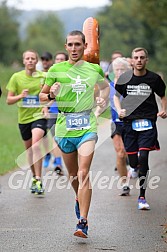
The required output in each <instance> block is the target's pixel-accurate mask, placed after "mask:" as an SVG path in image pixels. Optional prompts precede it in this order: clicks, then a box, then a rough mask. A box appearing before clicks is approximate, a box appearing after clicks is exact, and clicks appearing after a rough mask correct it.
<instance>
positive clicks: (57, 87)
mask: <svg viewBox="0 0 167 252" xmlns="http://www.w3.org/2000/svg"><path fill="white" fill-rule="evenodd" d="M59 91H60V83H59V82H55V83H54V84H53V85H52V86H51V88H50V94H51V96H56V95H57V94H58V93H59Z"/></svg>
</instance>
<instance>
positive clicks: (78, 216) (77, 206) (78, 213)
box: [75, 198, 80, 220]
mask: <svg viewBox="0 0 167 252" xmlns="http://www.w3.org/2000/svg"><path fill="white" fill-rule="evenodd" d="M75 214H76V216H77V219H78V220H79V219H80V209H79V202H78V199H77V198H76V202H75Z"/></svg>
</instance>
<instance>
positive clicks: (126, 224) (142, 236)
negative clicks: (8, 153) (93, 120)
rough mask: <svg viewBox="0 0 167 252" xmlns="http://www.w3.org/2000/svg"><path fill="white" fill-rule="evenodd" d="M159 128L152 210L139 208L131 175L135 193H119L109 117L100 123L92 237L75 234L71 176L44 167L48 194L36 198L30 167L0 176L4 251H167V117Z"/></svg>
mask: <svg viewBox="0 0 167 252" xmlns="http://www.w3.org/2000/svg"><path fill="white" fill-rule="evenodd" d="M158 129H159V141H160V146H161V151H153V152H152V153H150V170H151V172H150V179H149V182H150V183H149V188H148V190H147V194H146V197H147V201H148V202H149V204H150V207H151V210H150V211H139V210H137V197H138V189H137V188H136V185H137V180H136V179H131V180H130V184H131V185H132V186H133V187H134V188H133V189H132V190H131V194H130V196H128V197H121V196H119V189H118V188H117V186H118V177H117V176H118V174H117V173H116V172H115V171H114V166H115V152H114V148H113V144H112V141H111V139H110V137H109V135H110V129H109V124H108V122H105V123H102V124H100V126H99V142H98V144H97V149H96V152H95V156H94V160H93V163H92V167H91V172H92V174H91V175H92V183H93V195H92V202H91V207H90V213H89V238H88V239H82V238H77V237H74V236H73V232H74V230H75V225H76V222H77V220H76V217H75V213H74V203H75V196H74V193H73V190H72V189H71V188H70V185H69V183H68V181H67V179H66V176H65V177H61V179H60V178H58V177H55V176H53V170H52V169H51V168H50V169H47V170H44V175H47V174H48V179H47V180H46V182H47V183H46V193H45V196H44V197H37V196H34V195H31V193H30V192H29V189H28V182H29V180H30V173H29V171H27V170H16V171H14V172H12V173H8V174H7V175H5V176H1V177H0V184H1V194H0V251H2V252H21V251H26V252H29V251H30V252H33V251H42V252H45V251H47V252H48V251H49V252H53V251H55V252H62V251H69V252H72V251H80V252H83V251H88V252H89V251H90V252H100V251H116V252H167V243H165V242H164V240H163V238H162V235H163V225H164V224H166V223H167V197H166V195H167V182H166V181H167V120H162V119H158ZM114 179H115V180H114ZM155 187H157V188H155Z"/></svg>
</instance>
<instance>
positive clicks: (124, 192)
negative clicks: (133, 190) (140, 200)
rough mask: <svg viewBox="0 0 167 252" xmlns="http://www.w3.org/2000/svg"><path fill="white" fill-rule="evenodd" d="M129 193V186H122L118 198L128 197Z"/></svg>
mask: <svg viewBox="0 0 167 252" xmlns="http://www.w3.org/2000/svg"><path fill="white" fill-rule="evenodd" d="M129 193H130V188H129V186H127V185H124V186H123V187H122V191H121V193H120V196H129Z"/></svg>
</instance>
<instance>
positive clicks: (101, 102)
mask: <svg viewBox="0 0 167 252" xmlns="http://www.w3.org/2000/svg"><path fill="white" fill-rule="evenodd" d="M96 105H97V106H99V107H101V108H104V107H105V106H106V101H105V100H104V99H103V98H102V97H96Z"/></svg>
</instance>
